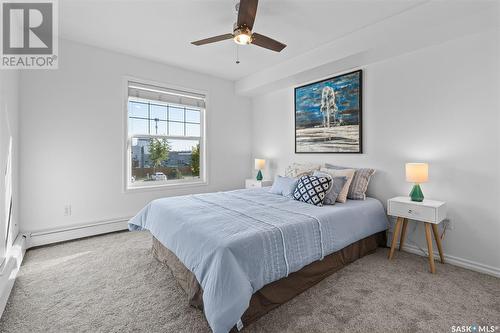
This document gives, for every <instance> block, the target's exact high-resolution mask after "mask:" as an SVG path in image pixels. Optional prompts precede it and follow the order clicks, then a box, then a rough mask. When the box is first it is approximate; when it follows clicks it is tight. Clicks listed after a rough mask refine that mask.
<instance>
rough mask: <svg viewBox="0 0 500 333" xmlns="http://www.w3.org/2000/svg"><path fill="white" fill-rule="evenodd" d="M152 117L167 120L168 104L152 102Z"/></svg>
mask: <svg viewBox="0 0 500 333" xmlns="http://www.w3.org/2000/svg"><path fill="white" fill-rule="evenodd" d="M151 119H160V120H167V106H166V105H155V104H151Z"/></svg>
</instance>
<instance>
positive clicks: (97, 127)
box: [20, 40, 251, 232]
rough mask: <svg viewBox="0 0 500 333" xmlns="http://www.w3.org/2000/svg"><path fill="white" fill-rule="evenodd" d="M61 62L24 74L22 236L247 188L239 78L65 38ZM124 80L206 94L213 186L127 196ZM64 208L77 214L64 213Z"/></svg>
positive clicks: (245, 119)
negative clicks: (164, 200) (165, 200)
mask: <svg viewBox="0 0 500 333" xmlns="http://www.w3.org/2000/svg"><path fill="white" fill-rule="evenodd" d="M59 59H60V66H59V69H58V70H52V71H24V72H23V73H22V75H21V86H22V96H23V98H22V101H21V104H20V107H21V116H20V123H21V128H20V129H21V133H22V141H21V149H20V154H21V161H22V162H21V163H22V165H21V175H22V177H21V221H22V224H21V227H22V231H24V232H34V231H43V230H50V229H57V228H65V227H68V226H73V225H84V224H89V223H93V222H96V221H102V220H106V219H116V218H121V217H128V216H132V215H134V214H135V213H137V211H138V210H140V209H141V208H142V207H143V206H144V205H145V204H146V203H147V202H149V201H150V200H152V199H155V198H159V197H165V196H171V195H181V194H188V193H194V192H208V191H217V190H226V189H235V188H241V187H242V186H243V184H244V179H245V178H246V177H247V176H248V173H249V165H250V162H251V160H250V146H251V144H250V135H251V130H250V127H249V124H250V114H249V101H248V100H247V99H246V98H243V97H236V96H235V95H234V84H233V82H230V81H226V80H222V79H218V78H214V77H211V76H207V75H202V74H198V73H194V72H191V71H187V70H183V69H179V68H175V67H170V66H166V65H162V64H159V63H154V62H151V61H146V60H142V59H139V58H134V57H130V56H126V55H122V54H119V53H114V52H110V51H105V50H102V49H97V48H93V47H89V46H85V45H82V44H76V43H73V42H69V41H66V40H62V41H61V43H60V54H59ZM200 61H202V59H200ZM127 75H128V76H133V77H138V78H143V79H147V80H152V81H156V82H163V83H166V84H172V85H175V86H180V87H186V88H191V89H195V90H203V91H207V92H208V99H209V106H208V109H207V111H206V115H207V145H208V152H209V157H208V180H209V185H207V186H199V187H191V188H183V189H164V190H153V191H152V190H149V191H143V192H130V193H124V192H123V191H122V189H123V183H122V182H123V176H122V171H123V160H124V157H123V153H122V152H123V150H122V148H123V146H124V144H125V141H124V136H123V116H124V109H123V98H124V91H123V81H122V80H123V76H127ZM66 204H71V206H72V216H69V217H65V216H64V206H65V205H66Z"/></svg>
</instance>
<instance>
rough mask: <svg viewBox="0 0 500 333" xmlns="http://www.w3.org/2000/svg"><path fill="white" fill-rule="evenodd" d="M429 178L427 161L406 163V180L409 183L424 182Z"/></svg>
mask: <svg viewBox="0 0 500 333" xmlns="http://www.w3.org/2000/svg"><path fill="white" fill-rule="evenodd" d="M427 180H429V165H428V164H427V163H406V181H407V182H410V183H416V184H420V183H425V182H426V181H427Z"/></svg>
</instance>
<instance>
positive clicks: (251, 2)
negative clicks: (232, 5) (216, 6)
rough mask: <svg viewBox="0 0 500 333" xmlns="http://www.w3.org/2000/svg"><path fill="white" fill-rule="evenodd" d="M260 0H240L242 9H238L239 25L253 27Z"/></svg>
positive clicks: (237, 23)
mask: <svg viewBox="0 0 500 333" xmlns="http://www.w3.org/2000/svg"><path fill="white" fill-rule="evenodd" d="M258 3H259V0H240V9H239V10H238V22H236V25H237V26H238V27H241V26H243V25H244V26H246V27H247V28H248V29H250V30H252V29H253V23H254V21H255V15H256V14H257V4H258Z"/></svg>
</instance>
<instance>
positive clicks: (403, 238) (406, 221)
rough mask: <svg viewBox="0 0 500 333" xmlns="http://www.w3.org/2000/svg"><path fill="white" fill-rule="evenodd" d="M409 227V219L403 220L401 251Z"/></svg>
mask: <svg viewBox="0 0 500 333" xmlns="http://www.w3.org/2000/svg"><path fill="white" fill-rule="evenodd" d="M407 226H408V219H403V229H401V238H400V239H399V251H401V250H402V249H403V245H404V243H405V238H406V227H407Z"/></svg>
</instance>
